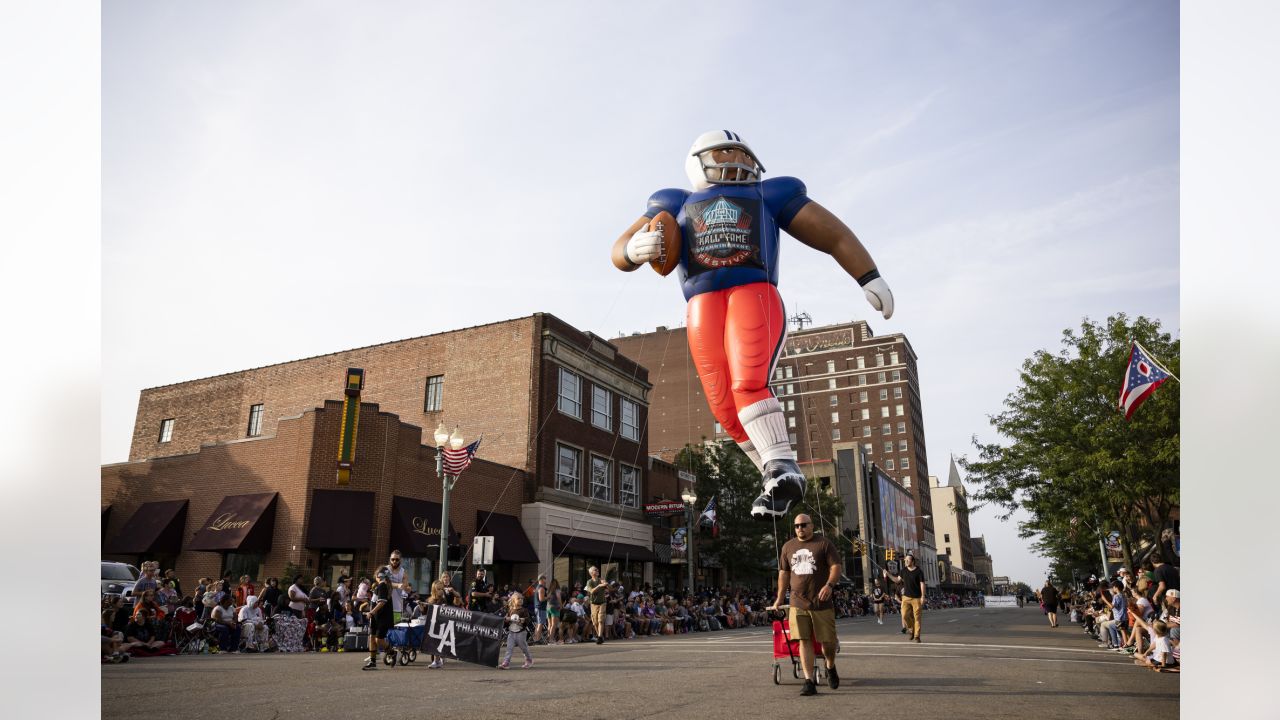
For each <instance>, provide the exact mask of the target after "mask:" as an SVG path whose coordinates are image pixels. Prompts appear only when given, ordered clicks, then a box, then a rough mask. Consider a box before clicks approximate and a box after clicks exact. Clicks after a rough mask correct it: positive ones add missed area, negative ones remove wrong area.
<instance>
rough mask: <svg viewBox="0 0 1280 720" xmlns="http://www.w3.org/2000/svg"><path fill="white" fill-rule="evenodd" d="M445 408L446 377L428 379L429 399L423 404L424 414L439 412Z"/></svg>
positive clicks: (436, 376)
mask: <svg viewBox="0 0 1280 720" xmlns="http://www.w3.org/2000/svg"><path fill="white" fill-rule="evenodd" d="M443 407H444V376H443V375H432V376H431V377H429V378H427V397H426V399H425V400H424V401H423V403H422V411H423V412H439V411H440V410H441V409H442V408H443Z"/></svg>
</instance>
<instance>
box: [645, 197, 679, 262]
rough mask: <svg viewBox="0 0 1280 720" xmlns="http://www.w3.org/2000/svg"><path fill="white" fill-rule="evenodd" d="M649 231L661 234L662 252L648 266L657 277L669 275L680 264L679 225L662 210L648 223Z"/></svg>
mask: <svg viewBox="0 0 1280 720" xmlns="http://www.w3.org/2000/svg"><path fill="white" fill-rule="evenodd" d="M649 230H651V231H658V232H661V233H662V252H661V253H660V254H659V255H658V259H656V260H650V261H649V265H651V266H652V267H653V270H654V272H656V273H658V274H659V275H662V276H664V277H665V276H667V275H670V274H671V271H672V270H675V269H676V266H677V265H679V264H680V225H679V224H678V223H677V222H676V219H675V217H673V216H672V215H671V213H669V212H667V211H666V210H663V211H662V212H660V213H658V214H657V215H656V216H654V218H653V219H652V220H650V221H649Z"/></svg>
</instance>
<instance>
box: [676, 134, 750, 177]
mask: <svg viewBox="0 0 1280 720" xmlns="http://www.w3.org/2000/svg"><path fill="white" fill-rule="evenodd" d="M725 148H733V149H735V150H740V151H741V152H742V153H743V154H744V155H746V156H747V157H748V158H749V159H750V163H751V164H749V165H748V164H746V163H742V162H730V163H717V162H716V161H715V158H714V156H713V153H714V152H715V151H716V150H723V149H725ZM764 172H765V169H764V166H763V165H761V164H760V160H759V158H757V157H756V154H755V153H753V152H752V151H751V148H750V147H748V146H747V144H746V143H745V142H743V141H742V138H741V137H740V136H738V134H737V133H732V132H729V131H728V130H711V131H708V132H705V133H703V134H702V135H700V136H698V139H697V140H695V141H694V142H693V147H691V148H689V154H688V155H686V156H685V174H686V175H688V177H689V182H690V183H691V184H692V185H693V189H694V190H705V189H707V188H709V187H711V186H712V185H749V184H752V183H758V182H760V176H761V175H762V174H763V173H764Z"/></svg>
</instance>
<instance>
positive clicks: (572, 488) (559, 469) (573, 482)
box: [556, 443, 582, 495]
mask: <svg viewBox="0 0 1280 720" xmlns="http://www.w3.org/2000/svg"><path fill="white" fill-rule="evenodd" d="M556 454H557V458H556V488H558V489H560V490H564V491H566V492H571V493H573V494H574V495H578V494H580V493H581V492H582V451H581V450H579V449H577V448H572V447H569V446H568V445H560V444H558V443H557V444H556Z"/></svg>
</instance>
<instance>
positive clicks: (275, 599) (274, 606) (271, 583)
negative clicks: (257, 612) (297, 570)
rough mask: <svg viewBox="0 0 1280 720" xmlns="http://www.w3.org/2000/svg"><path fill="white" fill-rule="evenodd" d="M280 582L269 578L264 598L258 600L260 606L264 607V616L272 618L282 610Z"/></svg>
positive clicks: (263, 594) (263, 592)
mask: <svg viewBox="0 0 1280 720" xmlns="http://www.w3.org/2000/svg"><path fill="white" fill-rule="evenodd" d="M280 595H281V592H280V581H279V580H277V579H275V578H267V587H266V588H264V589H263V591H262V597H260V598H258V605H260V606H261V607H262V611H263V614H264V615H266V616H267V617H270V616H272V615H274V614H275V612H276V610H279V609H280Z"/></svg>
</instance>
